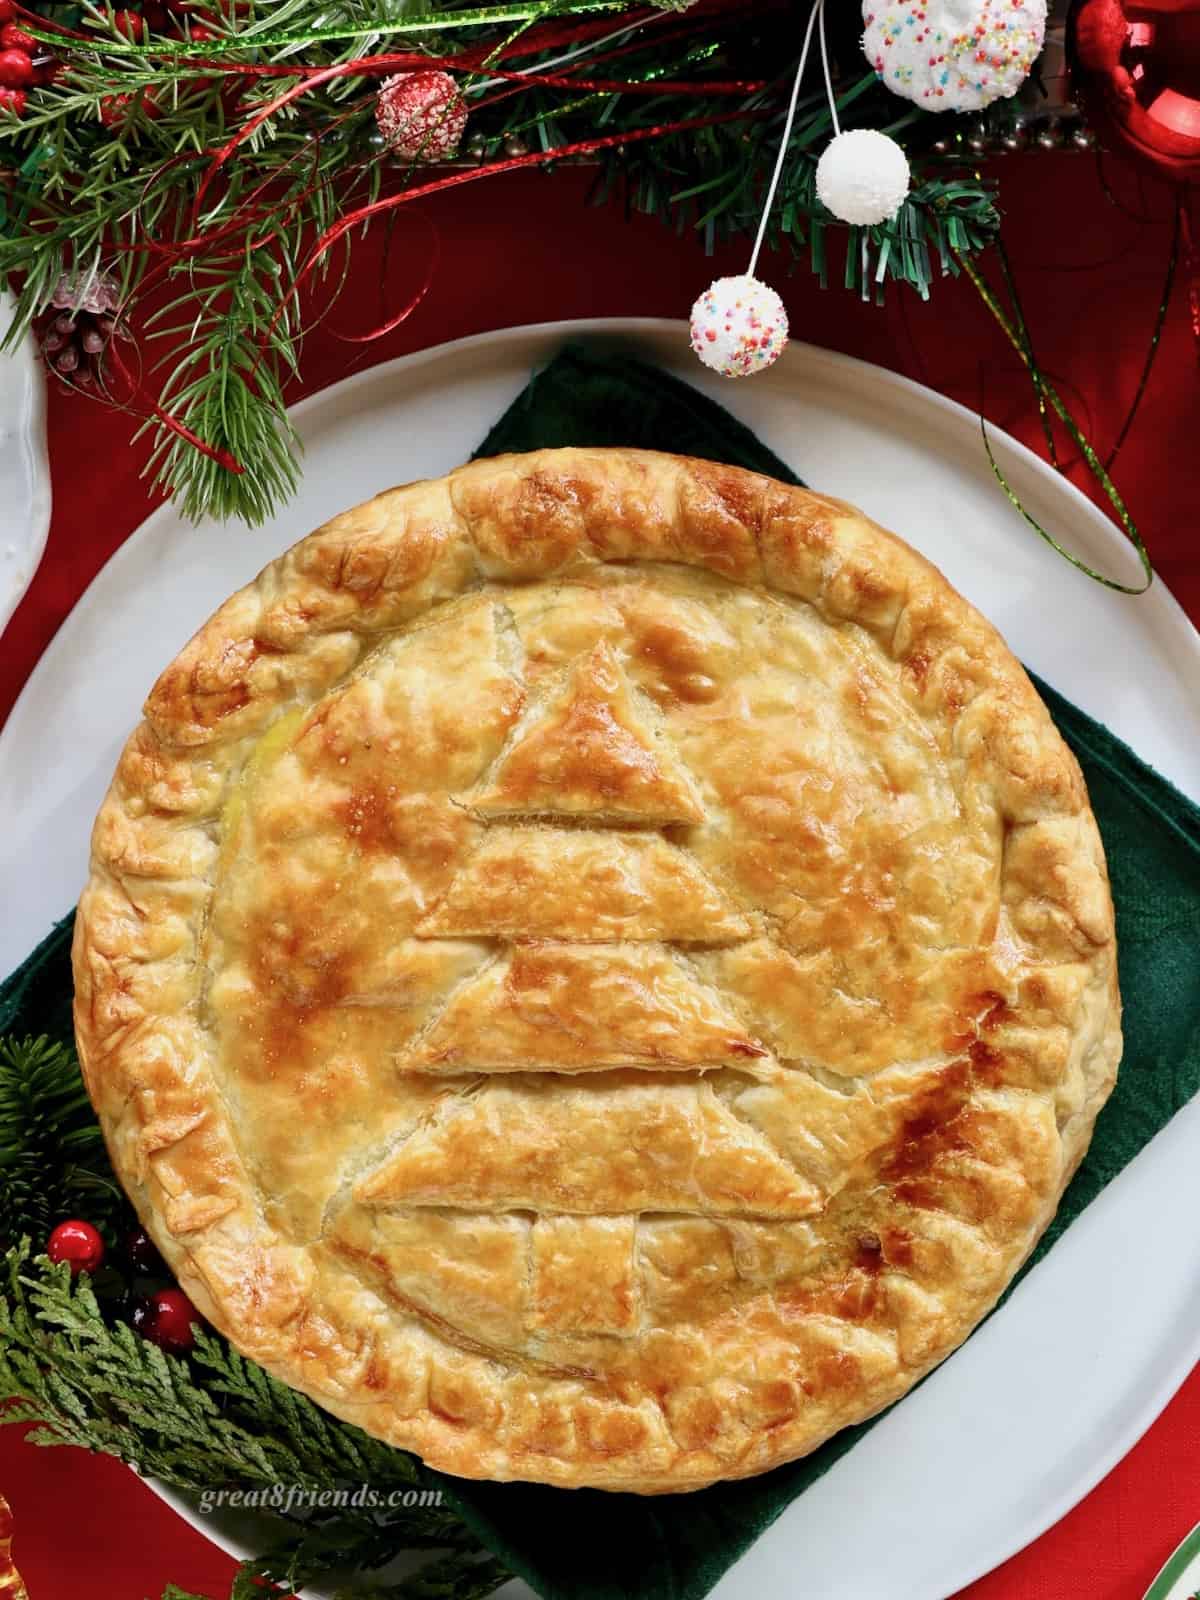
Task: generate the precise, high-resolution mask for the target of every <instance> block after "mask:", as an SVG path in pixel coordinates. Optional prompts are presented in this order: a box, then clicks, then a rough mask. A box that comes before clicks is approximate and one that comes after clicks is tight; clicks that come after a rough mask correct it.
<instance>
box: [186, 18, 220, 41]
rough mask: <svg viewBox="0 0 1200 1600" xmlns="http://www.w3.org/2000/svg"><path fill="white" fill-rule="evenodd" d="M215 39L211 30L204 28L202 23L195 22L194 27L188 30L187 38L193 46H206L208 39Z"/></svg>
mask: <svg viewBox="0 0 1200 1600" xmlns="http://www.w3.org/2000/svg"><path fill="white" fill-rule="evenodd" d="M216 37H217V36H216V34H215V33H214V32H213V31H212V29H211V28H206V27H205V26H204V24H203V23H202V22H197V23H196V25H195V26H194V27H192V28H189V29H188V38H189V39H191V40H192V42H193V43H194V44H207V43H208V41H209V40H210V39H215V38H216Z"/></svg>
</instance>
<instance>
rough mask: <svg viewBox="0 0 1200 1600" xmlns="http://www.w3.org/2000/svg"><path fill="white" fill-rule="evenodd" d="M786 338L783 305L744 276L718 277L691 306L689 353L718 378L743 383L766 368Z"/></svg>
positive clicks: (757, 283) (776, 297)
mask: <svg viewBox="0 0 1200 1600" xmlns="http://www.w3.org/2000/svg"><path fill="white" fill-rule="evenodd" d="M787 337H788V320H787V312H786V311H785V310H784V306H783V301H782V300H781V299H780V298H779V296H778V295H777V294H776V293H775V291H774V289H771V288H769V287H768V286H767V284H765V283H761V282H760V281H759V280H758V279H757V278H752V277H751V276H750V275H749V273H742V274H740V275H739V276H738V277H736V278H718V279H717V281H716V282H715V283H711V284H709V286H708V288H707V289H706V290H705V291H704V293H703V294H702V295H701V296H700V298H699V299H698V300H697V301H696V304H695V305H694V306H693V307H692V349H693V350H694V351H695V352H696V354H697V355H698V356H699V357H700V359H701V361H703V363H704V365H705V366H706V367H712V369H713V371H714V372H719V373H720V374H721V376H722V377H723V378H748V377H750V376H751V375H752V374H753V373H755V372H761V371H762V370H763V368H764V367H769V366H770V365H771V363H772V362H773V361H777V360H778V359H779V356H780V354H781V353H782V351H783V347H784V345H785V344H787Z"/></svg>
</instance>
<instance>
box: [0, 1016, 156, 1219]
mask: <svg viewBox="0 0 1200 1600" xmlns="http://www.w3.org/2000/svg"><path fill="white" fill-rule="evenodd" d="M79 1213H82V1214H84V1215H85V1216H87V1217H88V1218H89V1219H90V1220H91V1221H92V1222H93V1223H94V1224H95V1225H96V1226H97V1227H99V1228H100V1229H101V1231H103V1232H108V1233H109V1235H110V1237H111V1234H112V1229H113V1227H114V1226H115V1224H116V1223H117V1221H118V1220H119V1219H120V1218H121V1217H122V1216H127V1215H129V1208H128V1202H127V1201H126V1199H125V1196H124V1195H123V1194H122V1192H121V1188H120V1185H119V1184H118V1183H117V1181H116V1178H115V1177H114V1176H113V1171H112V1168H111V1166H110V1165H109V1160H108V1155H107V1152H106V1151H105V1148H104V1136H103V1134H102V1133H101V1132H100V1127H99V1124H98V1123H97V1122H96V1118H95V1115H94V1113H93V1111H92V1108H91V1104H90V1102H89V1101H88V1097H87V1090H86V1089H85V1088H84V1086H83V1079H82V1077H81V1076H80V1072H79V1063H78V1061H77V1060H76V1058H75V1052H74V1051H73V1050H71V1049H69V1048H68V1047H67V1046H66V1045H64V1044H61V1043H56V1042H55V1041H53V1040H51V1039H47V1038H46V1037H45V1036H44V1035H43V1036H42V1037H41V1038H38V1039H28V1038H27V1039H15V1038H0V1250H6V1249H9V1248H10V1247H11V1246H12V1245H14V1244H15V1243H16V1241H17V1240H18V1239H20V1237H21V1236H22V1235H23V1234H29V1235H31V1236H32V1237H33V1238H35V1239H44V1238H45V1237H46V1235H47V1234H48V1233H49V1231H50V1229H51V1228H52V1227H53V1226H54V1224H55V1223H57V1222H61V1221H62V1219H63V1218H64V1217H69V1216H74V1215H77V1214H79Z"/></svg>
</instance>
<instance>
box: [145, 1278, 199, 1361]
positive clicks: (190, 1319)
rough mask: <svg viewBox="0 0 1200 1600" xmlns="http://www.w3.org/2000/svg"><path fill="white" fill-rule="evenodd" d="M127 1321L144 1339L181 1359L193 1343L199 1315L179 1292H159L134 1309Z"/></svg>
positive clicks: (181, 1292) (168, 1290) (171, 1290)
mask: <svg viewBox="0 0 1200 1600" xmlns="http://www.w3.org/2000/svg"><path fill="white" fill-rule="evenodd" d="M129 1320H130V1322H131V1323H132V1324H133V1327H134V1328H135V1330H136V1331H137V1332H138V1333H140V1334H141V1335H142V1337H143V1338H145V1339H150V1340H151V1341H152V1342H153V1343H154V1344H156V1345H157V1346H158V1347H159V1349H160V1350H165V1351H166V1353H167V1354H168V1355H171V1356H185V1355H187V1353H188V1351H189V1350H191V1349H192V1348H193V1346H194V1345H195V1343H196V1335H195V1332H194V1331H193V1324H194V1323H197V1322H199V1321H200V1314H199V1312H198V1311H197V1310H196V1308H195V1306H194V1305H193V1304H192V1302H191V1301H190V1300H189V1299H188V1297H187V1295H185V1294H184V1292H183V1290H182V1289H160V1290H159V1291H158V1293H157V1294H152V1295H148V1296H147V1298H146V1299H145V1300H139V1301H138V1303H137V1304H136V1305H135V1306H134V1308H133V1312H132V1315H131V1316H130V1319H129Z"/></svg>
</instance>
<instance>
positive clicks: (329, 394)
mask: <svg viewBox="0 0 1200 1600" xmlns="http://www.w3.org/2000/svg"><path fill="white" fill-rule="evenodd" d="M685 330H686V324H684V323H683V322H680V321H675V320H673V319H667V318H656V317H644V318H632V317H611V318H587V319H579V320H565V321H554V322H546V323H532V324H524V325H517V326H512V327H506V328H497V329H491V330H488V331H486V332H483V333H477V334H469V335H465V336H463V337H461V338H458V339H454V340H449V341H446V342H444V343H442V344H438V345H433V346H429V347H428V348H426V349H423V350H420V351H415V352H412V353H410V354H408V355H404V356H400V357H397V358H395V359H394V360H391V361H388V362H383V363H379V364H378V365H376V366H374V367H369V368H365V369H364V370H362V371H360V372H357V373H353V374H351V375H350V376H348V377H346V378H344V379H341V380H338V381H336V382H334V383H331V384H329V385H326V386H325V387H323V388H321V389H319V390H316V391H314V392H313V393H312V394H311V395H308V396H306V397H305V398H304V399H303V400H302V401H300V402H298V403H297V404H296V405H295V406H294V407H291V408H289V411H290V414H291V415H293V416H296V417H303V416H304V415H305V414H306V413H308V412H310V411H312V410H314V409H316V408H317V407H319V406H321V405H323V404H328V403H329V402H330V401H331V400H332V399H333V398H334V396H335V394H337V395H349V394H352V393H353V392H354V391H355V390H357V389H358V388H360V387H365V386H369V385H370V384H372V383H378V382H379V381H381V380H386V379H387V378H389V377H390V376H393V375H395V374H398V373H402V372H406V371H409V372H411V371H413V370H414V369H416V368H417V367H419V366H422V365H425V364H429V363H433V362H437V361H442V360H447V359H451V358H453V357H455V356H456V355H460V354H462V353H465V352H467V351H471V350H484V349H487V348H490V347H492V346H495V345H500V344H504V343H506V342H509V341H522V340H525V341H528V340H546V339H563V340H567V339H572V338H579V337H585V338H586V337H617V338H631V339H636V337H637V336H638V335H639V334H644V335H664V334H668V333H670V334H673V335H675V336H677V337H678V338H679V339H680V340H683V339H684V338H685ZM793 347H794V348H795V349H796V350H797V351H798V352H800V353H802V354H803V357H804V359H805V361H806V362H809V363H812V364H813V365H814V366H816V367H819V366H820V365H821V364H822V363H826V364H829V365H832V366H834V367H837V368H840V369H842V370H846V369H850V370H853V371H857V372H858V373H859V374H860V375H861V376H863V377H866V376H867V375H869V378H870V382H871V383H872V384H874V385H876V386H882V387H884V388H886V389H890V390H892V391H893V392H894V393H895V394H896V395H897V396H898V397H904V396H909V397H913V398H919V401H920V403H921V404H922V406H924V407H925V408H927V409H928V410H930V411H942V412H943V413H945V414H946V415H947V416H948V417H952V418H953V419H954V421H955V422H956V423H959V424H961V423H962V422H963V421H965V422H967V423H968V424H969V425H970V426H971V427H972V428H973V429H977V428H978V421H979V417H978V413H977V412H975V411H972V410H971V409H970V408H968V407H966V406H963V405H961V404H960V403H959V402H957V401H954V400H951V399H949V398H948V397H946V396H944V395H941V394H939V393H938V392H937V391H936V390H933V389H930V388H928V387H927V386H926V385H923V384H921V383H919V382H917V381H916V380H915V379H911V378H908V377H905V376H904V375H902V374H900V373H895V372H892V371H890V370H888V369H886V368H881V367H878V366H876V365H874V364H873V363H871V362H868V361H863V360H860V359H859V358H857V357H853V356H848V355H844V354H842V353H841V352H838V351H832V350H827V349H824V348H822V347H820V346H815V345H811V344H806V343H803V342H801V341H793ZM988 431H989V438H990V439H991V442H992V446H993V450H994V451H995V452H996V455H997V458H998V459H1000V460H1001V461H1003V459H1004V458H1005V456H1009V457H1010V458H1011V459H1013V460H1016V461H1019V462H1021V464H1022V465H1023V466H1024V467H1025V468H1027V469H1028V470H1029V471H1030V472H1032V473H1033V474H1034V475H1035V476H1037V477H1040V478H1041V479H1042V480H1044V481H1045V482H1047V483H1049V484H1052V485H1053V486H1054V490H1055V492H1056V493H1057V494H1059V495H1063V494H1065V495H1066V496H1067V497H1068V498H1069V499H1071V500H1072V501H1073V502H1074V505H1075V510H1076V511H1077V512H1078V513H1079V514H1080V515H1081V516H1083V517H1084V518H1086V520H1087V521H1088V522H1089V523H1091V524H1092V525H1093V527H1094V528H1095V529H1097V530H1098V531H1100V532H1101V534H1102V536H1103V538H1104V539H1105V541H1106V543H1107V545H1108V547H1109V548H1110V549H1111V551H1112V554H1113V556H1114V559H1115V560H1116V561H1118V562H1119V561H1120V560H1121V559H1122V558H1124V559H1125V560H1126V561H1128V557H1129V554H1130V547H1129V544H1128V541H1127V540H1126V539H1125V537H1124V535H1123V534H1122V533H1121V532H1120V531H1119V530H1118V528H1117V527H1116V526H1115V525H1114V524H1113V523H1112V522H1111V520H1110V519H1109V518H1108V517H1107V516H1105V514H1104V513H1103V511H1101V510H1100V509H1099V508H1098V507H1097V506H1096V505H1095V504H1094V503H1093V502H1092V501H1091V500H1089V499H1088V497H1087V496H1086V495H1085V494H1084V493H1083V491H1082V490H1080V489H1079V488H1078V487H1077V486H1076V485H1075V484H1073V483H1071V482H1070V480H1068V479H1065V478H1064V477H1062V476H1061V475H1060V474H1059V473H1058V472H1056V471H1055V469H1054V468H1053V467H1051V466H1050V465H1049V464H1048V463H1047V462H1045V461H1043V460H1042V459H1041V457H1039V456H1038V455H1037V454H1036V453H1035V452H1033V451H1032V450H1031V449H1029V448H1028V447H1027V446H1026V445H1024V444H1022V443H1021V442H1020V441H1018V440H1016V439H1014V438H1012V436H1011V435H1009V434H1007V433H1006V432H1004V431H1003V430H1002V429H1001V428H999V427H998V426H994V425H991V424H989V430H988ZM981 448H982V446H981ZM996 492H997V494H1000V493H1001V490H1000V488H999V486H998V485H997V491H996ZM174 515H175V513H174V510H173V508H172V507H171V506H170V505H169V504H168V505H164V506H161V507H159V508H157V509H156V510H154V511H152V512H151V513H150V515H149V516H147V517H146V518H145V519H144V521H143V522H142V523H141V524H140V525H139V527H138V528H136V529H135V530H134V531H133V533H131V534H130V535H129V537H128V538H127V539H126V540H124V541H123V543H122V544H121V545H120V546H119V547H118V549H117V550H116V551H115V552H114V553H113V555H112V556H111V557H110V558H109V560H108V562H106V563H105V565H104V567H102V568H101V569H100V572H99V573H97V574H96V577H95V578H94V579H93V580H92V583H93V584H94V583H96V582H97V580H98V579H99V578H101V577H102V576H104V575H106V574H109V573H110V569H111V572H113V573H118V574H119V571H120V566H121V564H122V563H123V562H124V561H127V560H131V559H133V558H134V556H135V555H136V554H137V551H138V549H139V548H140V546H141V544H142V543H143V542H144V541H145V540H146V539H149V538H152V537H153V536H154V533H155V531H156V529H157V526H158V525H159V524H160V523H161V522H164V521H167V520H169V519H170V518H171V517H173V516H174ZM1028 536H1029V537H1030V538H1035V537H1036V535H1035V534H1034V533H1033V531H1032V530H1028ZM1064 565H1065V564H1064ZM1081 581H1090V580H1085V579H1081ZM91 587H92V585H89V587H88V589H86V590H85V591H84V593H83V595H81V596H80V598H79V600H78V601H77V602H76V605H77V606H78V605H81V604H83V603H84V601H85V600H86V598H87V595H88V593H89V591H90V589H91ZM1154 590H1155V591H1157V592H1156V595H1155V599H1156V603H1157V607H1158V608H1159V613H1160V614H1159V617H1158V618H1157V619H1156V625H1157V626H1165V627H1166V628H1168V629H1169V630H1170V632H1171V635H1172V638H1171V642H1172V644H1173V645H1174V646H1175V647H1176V648H1177V649H1179V650H1180V651H1181V653H1182V654H1183V655H1184V656H1185V657H1188V658H1190V660H1191V662H1192V664H1193V665H1194V667H1195V669H1196V672H1197V675H1198V679H1200V632H1197V630H1196V629H1195V628H1194V627H1193V625H1192V624H1191V622H1190V620H1189V619H1188V617H1187V615H1186V613H1185V612H1184V610H1183V608H1182V607H1181V606H1180V604H1179V602H1178V601H1177V600H1176V599H1175V597H1174V595H1172V594H1171V592H1170V590H1169V589H1168V588H1167V586H1166V585H1165V583H1163V582H1162V580H1161V579H1160V578H1157V577H1156V579H1155V583H1154ZM1133 603H1136V601H1135V602H1133ZM73 611H74V608H73ZM73 611H72V614H73ZM68 620H69V619H68ZM50 670H51V667H50V665H49V664H48V662H47V656H46V654H43V656H42V657H41V658H40V659H39V661H38V662H37V664H36V665H35V667H34V669H33V671H32V672H31V673H30V675H29V678H28V679H27V681H26V683H25V685H24V686H23V688H22V690H21V693H20V694H19V696H18V698H17V701H16V702H15V704H14V707H13V712H14V713H15V712H16V711H17V710H18V709H20V708H21V707H22V705H23V703H24V701H25V699H26V697H27V696H31V695H32V694H34V693H36V691H37V688H38V686H39V684H40V680H41V677H42V675H43V672H49V671H50ZM14 720H15V718H14V716H12V715H10V718H9V720H8V721H7V722H6V726H5V728H4V729H0V756H2V755H3V752H4V746H5V742H6V739H5V736H6V733H7V731H8V728H9V727H10V726H11V725H12V723H13V721H14ZM1184 1332H1185V1331H1181V1341H1180V1342H1181V1346H1182V1347H1183V1348H1181V1350H1180V1353H1179V1355H1178V1357H1177V1359H1176V1360H1175V1361H1174V1362H1173V1363H1169V1364H1166V1365H1165V1367H1164V1374H1163V1376H1162V1377H1161V1378H1160V1381H1159V1383H1158V1384H1156V1385H1155V1386H1154V1387H1153V1389H1152V1390H1151V1391H1150V1392H1149V1395H1148V1396H1147V1398H1146V1399H1145V1400H1144V1402H1143V1404H1142V1405H1141V1406H1140V1407H1139V1408H1138V1409H1137V1410H1136V1412H1135V1413H1133V1414H1132V1415H1131V1416H1130V1417H1129V1419H1128V1421H1127V1423H1126V1425H1125V1427H1124V1428H1122V1429H1121V1430H1120V1431H1119V1432H1117V1433H1116V1434H1115V1435H1114V1436H1113V1440H1112V1442H1111V1445H1110V1448H1109V1449H1108V1450H1106V1451H1104V1452H1103V1453H1102V1454H1101V1455H1100V1456H1098V1457H1097V1458H1096V1461H1095V1463H1094V1466H1093V1469H1092V1470H1090V1471H1088V1472H1083V1473H1079V1474H1078V1475H1077V1476H1076V1477H1075V1478H1073V1480H1072V1482H1071V1484H1070V1486H1069V1487H1068V1488H1066V1489H1065V1490H1064V1491H1063V1492H1062V1493H1061V1494H1060V1495H1059V1496H1058V1497H1056V1498H1054V1499H1051V1500H1050V1501H1048V1502H1047V1503H1046V1505H1045V1506H1043V1507H1039V1509H1038V1511H1037V1513H1036V1514H1035V1515H1031V1516H1029V1517H1027V1518H1026V1520H1025V1522H1024V1523H1023V1524H1022V1525H1021V1526H1020V1527H1019V1528H1018V1529H1017V1531H1016V1532H1014V1533H1013V1534H1012V1535H1011V1536H1009V1537H1005V1538H997V1539H995V1540H993V1541H992V1543H991V1544H990V1545H989V1546H987V1547H986V1549H985V1551H984V1553H983V1554H982V1555H981V1556H979V1557H977V1558H976V1557H973V1558H972V1559H971V1561H970V1562H969V1563H968V1564H967V1565H966V1566H964V1569H963V1570H962V1571H961V1573H956V1574H955V1576H954V1581H953V1586H952V1588H951V1589H950V1590H948V1591H947V1592H948V1593H954V1592H957V1590H958V1589H961V1588H963V1587H965V1586H966V1585H969V1584H970V1583H972V1582H974V1581H976V1580H977V1579H978V1578H980V1577H981V1576H983V1575H985V1574H986V1573H988V1572H990V1571H992V1570H993V1569H994V1568H995V1567H997V1566H999V1565H1000V1564H1002V1563H1003V1562H1004V1561H1006V1560H1007V1559H1009V1558H1010V1557H1011V1556H1012V1555H1014V1554H1016V1553H1017V1552H1018V1551H1020V1550H1022V1549H1024V1548H1025V1547H1026V1546H1027V1545H1029V1544H1030V1543H1032V1542H1033V1541H1034V1540H1035V1539H1037V1538H1038V1537H1040V1535H1041V1534H1042V1533H1044V1532H1045V1531H1046V1530H1047V1529H1048V1528H1050V1527H1052V1526H1053V1525H1054V1524H1055V1523H1056V1522H1058V1521H1059V1520H1060V1519H1061V1518H1062V1517H1063V1516H1064V1515H1065V1514H1066V1513H1067V1512H1068V1511H1069V1510H1071V1509H1072V1508H1073V1507H1074V1506H1075V1505H1077V1504H1078V1503H1079V1502H1080V1501H1081V1500H1082V1499H1084V1498H1085V1497H1086V1496H1087V1494H1089V1493H1090V1492H1091V1490H1092V1489H1093V1488H1094V1487H1095V1486H1096V1484H1097V1483H1098V1482H1099V1481H1100V1480H1101V1479H1102V1478H1103V1477H1105V1476H1106V1475H1107V1474H1108V1473H1109V1472H1110V1471H1111V1470H1112V1468H1113V1466H1114V1465H1115V1464H1116V1463H1117V1462H1118V1461H1119V1460H1121V1459H1122V1458H1123V1457H1124V1456H1125V1455H1126V1454H1127V1453H1128V1452H1129V1450H1130V1449H1131V1448H1132V1447H1133V1445H1134V1444H1136V1442H1137V1441H1138V1439H1139V1438H1141V1437H1142V1435H1143V1434H1144V1433H1145V1431H1146V1430H1147V1429H1148V1428H1149V1427H1150V1426H1151V1424H1152V1423H1153V1422H1154V1421H1155V1420H1156V1418H1157V1417H1158V1416H1159V1415H1160V1414H1161V1412H1162V1410H1163V1409H1164V1408H1165V1406H1166V1405H1167V1404H1168V1403H1169V1401H1170V1399H1171V1398H1172V1396H1173V1395H1174V1394H1175V1393H1176V1392H1177V1390H1178V1388H1179V1386H1180V1385H1181V1384H1182V1382H1183V1381H1184V1379H1185V1378H1186V1377H1187V1375H1188V1373H1189V1372H1190V1371H1191V1369H1192V1368H1193V1367H1194V1366H1195V1365H1196V1363H1197V1361H1198V1360H1200V1325H1197V1327H1196V1331H1195V1333H1194V1335H1193V1338H1192V1340H1191V1341H1190V1342H1187V1341H1186V1340H1185V1337H1184ZM149 1487H150V1488H151V1489H152V1490H153V1492H154V1493H156V1494H157V1495H158V1496H159V1497H160V1498H162V1499H163V1500H165V1501H166V1503H167V1504H169V1505H171V1506H172V1508H173V1509H174V1510H175V1511H176V1512H177V1513H178V1514H179V1515H180V1516H181V1517H183V1518H184V1520H185V1521H187V1522H188V1523H189V1524H190V1525H191V1526H193V1527H194V1528H196V1529H197V1530H198V1531H199V1532H201V1533H203V1534H204V1536H205V1537H206V1538H207V1539H209V1541H210V1542H212V1543H214V1544H216V1545H217V1546H218V1547H219V1548H221V1549H223V1550H225V1551H226V1553H227V1554H229V1555H231V1556H234V1557H236V1558H242V1557H244V1556H245V1554H246V1553H247V1548H246V1547H245V1546H240V1545H239V1543H238V1542H237V1541H236V1540H233V1539H230V1538H227V1537H225V1536H224V1535H222V1534H221V1533H220V1532H219V1531H218V1529H217V1528H216V1527H215V1526H214V1525H213V1524H212V1523H211V1522H209V1521H208V1520H207V1519H206V1518H204V1517H202V1516H200V1515H199V1514H198V1513H197V1512H196V1511H195V1510H194V1508H193V1505H192V1503H191V1502H190V1501H189V1500H188V1498H187V1497H185V1496H183V1495H180V1494H178V1493H176V1492H175V1491H172V1490H169V1489H166V1488H164V1487H162V1486H161V1485H158V1484H155V1483H152V1482H151V1483H149Z"/></svg>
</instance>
